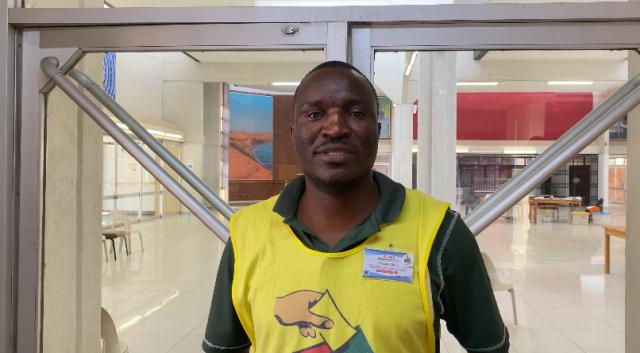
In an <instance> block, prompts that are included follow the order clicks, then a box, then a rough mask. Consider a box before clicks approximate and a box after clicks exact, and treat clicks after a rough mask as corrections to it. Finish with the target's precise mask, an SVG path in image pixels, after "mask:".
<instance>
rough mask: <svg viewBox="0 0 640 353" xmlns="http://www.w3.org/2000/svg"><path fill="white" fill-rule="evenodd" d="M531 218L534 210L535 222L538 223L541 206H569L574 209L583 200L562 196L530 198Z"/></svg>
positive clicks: (580, 204)
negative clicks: (562, 197)
mask: <svg viewBox="0 0 640 353" xmlns="http://www.w3.org/2000/svg"><path fill="white" fill-rule="evenodd" d="M529 206H530V209H529V218H531V211H533V223H534V224H536V223H538V208H539V207H540V206H568V207H571V211H573V208H574V207H581V206H582V200H575V199H561V198H549V199H529Z"/></svg>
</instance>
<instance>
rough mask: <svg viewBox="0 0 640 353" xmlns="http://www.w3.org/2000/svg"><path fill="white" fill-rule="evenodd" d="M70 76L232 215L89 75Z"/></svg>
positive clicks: (229, 210) (226, 212)
mask: <svg viewBox="0 0 640 353" xmlns="http://www.w3.org/2000/svg"><path fill="white" fill-rule="evenodd" d="M69 76H70V77H71V78H73V79H74V80H76V81H78V83H79V84H80V85H82V86H83V87H84V88H86V89H87V91H89V92H90V93H91V95H93V96H94V97H95V98H96V99H97V100H98V101H99V102H100V103H102V105H104V106H105V108H107V109H108V110H109V111H110V112H111V113H113V115H114V116H115V117H116V118H118V120H120V121H121V122H122V123H123V124H125V125H126V126H127V127H128V128H129V129H130V130H131V132H133V134H134V135H136V136H137V137H138V138H139V139H140V140H141V141H142V142H144V143H145V144H146V145H147V146H149V148H150V149H151V150H152V151H153V152H155V153H156V154H157V155H158V157H160V159H162V160H163V161H164V162H165V163H167V164H168V165H169V166H171V168H173V170H175V171H176V172H177V173H178V174H179V175H180V177H181V178H182V179H184V181H186V182H187V183H188V184H189V185H191V187H193V189H194V190H196V191H197V192H198V193H199V194H200V195H201V196H202V197H203V198H204V199H205V200H207V201H208V202H209V203H210V204H211V205H212V206H213V207H215V208H216V209H217V210H218V211H219V212H220V213H221V214H222V215H223V216H224V217H225V218H226V219H229V218H230V217H231V214H232V213H233V209H232V208H231V207H230V206H229V205H228V204H227V203H226V202H224V200H222V199H221V198H220V197H218V195H216V194H215V193H214V192H213V191H211V189H209V188H208V187H207V185H205V183H204V182H203V181H202V180H201V179H200V178H198V177H197V176H196V175H195V174H194V173H193V172H192V171H191V169H189V168H187V167H186V166H185V165H184V164H183V163H182V162H180V160H179V159H178V158H176V157H175V156H174V155H173V154H172V153H171V152H169V150H167V148H166V147H164V145H162V143H160V141H158V140H156V139H155V138H154V137H153V136H152V135H151V134H150V133H149V132H148V131H147V129H145V128H144V126H142V125H141V124H140V123H139V122H138V121H137V120H136V119H134V118H133V117H132V116H131V115H130V114H129V113H128V112H127V111H126V110H125V109H124V108H122V106H121V105H120V104H118V103H117V102H116V101H115V99H113V98H111V96H109V95H108V94H107V93H106V92H105V91H104V90H103V89H102V87H100V86H99V85H98V84H97V83H95V82H94V81H93V80H92V79H91V78H90V77H89V76H87V75H85V74H83V73H82V72H80V71H78V70H71V72H70V73H69Z"/></svg>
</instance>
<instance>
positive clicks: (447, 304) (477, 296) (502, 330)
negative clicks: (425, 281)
mask: <svg viewBox="0 0 640 353" xmlns="http://www.w3.org/2000/svg"><path fill="white" fill-rule="evenodd" d="M448 213H450V214H452V215H453V217H451V222H450V223H449V224H448V225H447V226H448V227H447V229H446V231H445V233H444V237H443V239H442V242H440V246H439V249H437V250H438V252H439V254H438V255H439V256H438V259H439V261H438V266H439V269H438V271H439V273H440V274H441V276H442V283H443V285H442V287H441V290H440V294H439V300H440V303H441V306H440V308H438V305H436V310H442V312H441V314H442V318H443V319H444V320H445V321H446V322H447V329H448V330H449V332H451V334H453V335H454V336H455V337H456V338H457V340H458V342H460V344H461V345H462V346H463V347H464V348H465V349H466V350H467V351H468V352H495V353H503V352H504V353H507V352H508V351H509V333H508V332H507V329H506V327H505V325H504V323H503V321H502V317H501V316H500V311H499V310H498V306H497V304H496V300H495V296H494V295H493V290H492V289H491V283H490V282H489V276H488V274H487V270H486V268H485V266H484V262H483V260H482V255H481V253H480V249H479V248H478V243H477V242H476V239H475V237H474V236H473V234H472V233H471V231H470V230H469V228H468V227H467V225H466V224H465V223H464V222H463V221H462V219H461V218H460V216H459V214H457V213H453V212H451V211H449V212H448Z"/></svg>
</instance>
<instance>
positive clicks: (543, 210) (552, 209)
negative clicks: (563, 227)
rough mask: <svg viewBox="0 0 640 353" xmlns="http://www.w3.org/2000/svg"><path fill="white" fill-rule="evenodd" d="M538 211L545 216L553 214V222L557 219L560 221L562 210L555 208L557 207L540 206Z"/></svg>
mask: <svg viewBox="0 0 640 353" xmlns="http://www.w3.org/2000/svg"><path fill="white" fill-rule="evenodd" d="M538 209H539V210H540V212H541V213H542V214H543V215H545V214H546V213H548V212H551V219H552V220H555V219H557V220H560V210H559V209H558V207H555V206H540V207H538ZM556 215H557V216H556Z"/></svg>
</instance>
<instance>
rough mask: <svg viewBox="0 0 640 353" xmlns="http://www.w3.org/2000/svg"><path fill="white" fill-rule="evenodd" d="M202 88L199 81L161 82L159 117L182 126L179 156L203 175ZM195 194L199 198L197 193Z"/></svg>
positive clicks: (197, 172)
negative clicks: (182, 134)
mask: <svg viewBox="0 0 640 353" xmlns="http://www.w3.org/2000/svg"><path fill="white" fill-rule="evenodd" d="M203 90H204V85H203V83H201V82H188V81H169V82H164V83H163V84H162V119H163V120H166V121H170V122H172V123H174V124H176V125H178V126H179V127H180V129H182V131H183V133H184V143H183V144H182V153H181V157H182V158H181V159H182V162H183V163H185V164H186V165H187V166H191V167H192V170H193V172H194V173H195V174H196V175H197V176H198V177H202V151H203V145H204V124H203V114H204V95H203ZM189 190H191V189H190V188H189ZM198 198H199V199H202V198H201V197H199V196H198ZM183 211H184V209H183Z"/></svg>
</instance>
